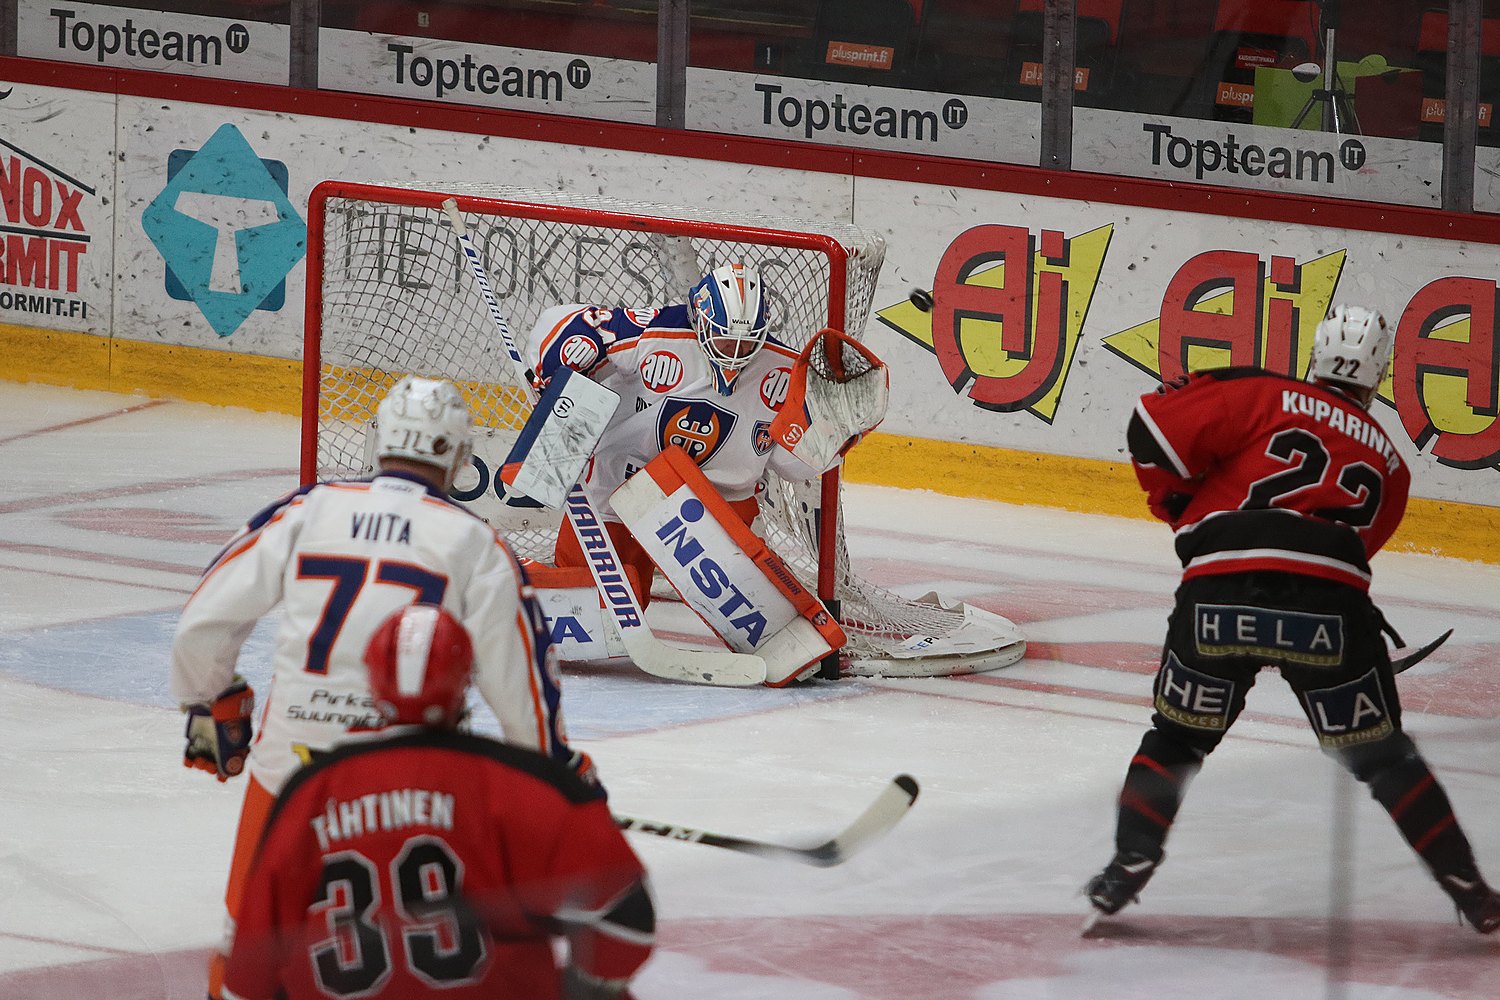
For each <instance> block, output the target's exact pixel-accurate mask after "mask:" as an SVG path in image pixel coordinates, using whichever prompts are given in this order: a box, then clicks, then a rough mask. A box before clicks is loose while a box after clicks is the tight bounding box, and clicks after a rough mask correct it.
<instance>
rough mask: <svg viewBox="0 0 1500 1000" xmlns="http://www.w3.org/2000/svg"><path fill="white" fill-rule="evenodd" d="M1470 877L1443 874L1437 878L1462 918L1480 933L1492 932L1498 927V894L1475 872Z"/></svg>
mask: <svg viewBox="0 0 1500 1000" xmlns="http://www.w3.org/2000/svg"><path fill="white" fill-rule="evenodd" d="M1469 875H1470V877H1468V878H1465V877H1463V876H1460V875H1444V876H1442V877H1441V878H1439V879H1438V884H1439V885H1441V886H1442V887H1443V891H1444V892H1446V893H1447V894H1448V895H1449V896H1451V897H1453V902H1454V904H1455V905H1456V906H1457V907H1458V912H1459V913H1460V914H1462V915H1463V918H1464V919H1465V920H1466V921H1468V922H1469V924H1470V925H1471V926H1472V927H1473V928H1474V929H1475V930H1476V931H1478V932H1479V933H1481V934H1492V933H1494V931H1495V930H1496V928H1500V894H1497V893H1496V892H1495V890H1493V889H1491V888H1490V887H1489V886H1488V885H1487V884H1485V881H1484V879H1482V878H1480V877H1479V875H1478V874H1477V873H1469Z"/></svg>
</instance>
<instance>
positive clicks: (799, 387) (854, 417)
mask: <svg viewBox="0 0 1500 1000" xmlns="http://www.w3.org/2000/svg"><path fill="white" fill-rule="evenodd" d="M890 392H891V384H890V373H889V372H888V371H887V369H886V367H885V364H884V363H883V362H881V360H880V359H879V358H877V357H876V356H875V355H874V353H873V352H872V351H871V350H870V349H869V348H868V347H866V346H865V345H863V344H861V343H860V342H859V341H857V340H855V339H853V338H852V337H849V336H848V335H846V334H844V333H840V332H839V331H838V330H834V329H831V328H825V329H823V330H820V331H818V333H816V334H815V335H814V336H813V338H812V340H810V341H808V342H807V346H806V347H804V348H803V349H802V353H801V355H799V356H798V358H797V363H796V365H795V366H793V368H792V379H791V385H790V387H789V388H788V391H787V398H786V402H785V403H784V404H783V405H782V407H781V410H780V412H779V413H777V414H776V419H775V420H773V421H771V437H772V438H773V439H774V440H775V441H776V442H777V443H778V444H780V445H781V446H782V447H783V448H785V449H786V450H787V451H789V452H791V453H792V454H793V455H795V456H797V457H798V458H799V459H801V460H802V461H803V462H805V463H807V464H808V465H809V466H811V467H812V468H814V469H819V470H827V469H830V468H832V467H833V465H834V463H835V462H836V461H837V460H838V459H839V458H841V457H842V456H843V455H844V454H845V453H846V452H848V451H849V449H850V448H852V447H854V446H855V445H856V444H858V443H859V441H860V439H861V438H863V437H864V436H865V435H866V434H868V433H869V432H870V431H872V430H874V429H875V428H876V427H878V426H879V425H880V422H881V421H882V420H884V419H885V411H886V406H887V405H888V404H889V401H890Z"/></svg>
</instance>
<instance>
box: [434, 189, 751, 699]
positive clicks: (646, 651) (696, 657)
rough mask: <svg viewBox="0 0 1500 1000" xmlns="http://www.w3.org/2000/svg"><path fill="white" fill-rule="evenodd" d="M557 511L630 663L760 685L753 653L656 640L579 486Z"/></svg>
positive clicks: (521, 365) (482, 281) (483, 286)
mask: <svg viewBox="0 0 1500 1000" xmlns="http://www.w3.org/2000/svg"><path fill="white" fill-rule="evenodd" d="M443 212H444V214H446V215H447V216H448V224H449V225H450V226H451V227H452V228H453V234H454V235H455V236H456V237H457V238H458V245H459V248H460V249H461V250H463V254H464V259H465V260H467V261H468V262H469V273H470V274H471V275H472V276H473V278H474V284H475V286H476V287H477V288H478V289H479V292H480V295H482V296H483V298H484V304H485V308H486V310H487V311H488V312H489V314H490V319H491V320H493V321H494V324H495V329H496V330H497V331H498V332H499V334H500V340H501V342H502V343H503V344H504V345H505V352H506V353H507V354H509V355H510V360H511V362H512V363H513V364H514V365H515V368H516V371H517V372H519V373H520V374H521V386H522V390H523V391H524V392H525V394H526V398H527V401H528V402H530V403H531V404H532V405H535V404H536V399H537V395H536V390H535V389H534V388H533V387H532V384H531V380H532V372H531V371H530V369H528V368H527V367H526V362H525V361H523V360H522V359H521V352H520V351H519V350H518V349H517V348H516V341H515V338H514V337H513V336H512V335H511V332H510V324H509V323H507V322H506V320H505V314H504V313H502V312H501V311H500V302H499V300H498V299H496V297H495V291H494V289H493V288H491V287H490V279H489V276H488V275H487V274H485V269H484V262H483V260H482V259H481V258H480V256H479V248H478V247H476V246H475V245H474V241H473V239H472V238H471V237H470V236H469V229H468V227H467V226H466V225H464V219H463V216H462V215H461V214H459V211H458V201H457V199H454V198H449V199H448V200H447V201H445V202H443ZM563 510H564V512H565V514H566V515H567V518H568V521H569V522H570V523H571V524H572V525H573V530H574V532H575V533H577V535H578V541H579V546H580V547H581V548H582V549H583V551H584V555H585V556H586V557H587V559H588V564H589V573H590V574H592V575H593V577H594V586H595V587H596V588H598V591H599V593H600V595H601V596H603V598H604V606H605V608H606V609H607V610H608V611H609V613H610V616H611V617H610V620H611V621H613V622H614V625H615V627H616V628H617V629H618V630H619V633H620V640H621V641H622V642H623V643H624V644H625V651H626V652H627V653H629V654H630V659H631V661H632V662H634V663H635V665H636V666H638V667H640V668H641V670H643V671H645V672H646V673H648V674H650V675H651V676H653V677H661V678H665V679H667V680H674V681H687V682H689V683H692V684H714V685H719V686H725V687H751V686H753V685H756V684H763V683H765V679H766V663H765V661H764V660H762V659H761V658H760V657H758V656H754V655H752V654H749V653H736V652H733V651H731V650H717V649H692V650H688V649H681V648H679V647H675V646H669V645H667V644H666V643H664V642H662V641H661V640H660V639H658V638H657V637H656V635H655V634H654V633H652V631H651V627H650V626H649V625H647V624H646V613H645V611H643V610H642V609H641V604H640V601H639V600H638V599H637V598H636V596H635V592H634V591H633V590H631V589H630V583H629V581H627V580H626V579H625V576H624V573H623V572H622V570H621V569H620V567H622V566H623V565H624V563H622V562H621V561H620V555H619V553H618V552H616V551H615V546H614V542H613V541H611V540H610V537H609V532H608V531H607V530H605V527H604V521H603V519H602V518H600V517H599V515H598V513H597V512H596V511H595V510H594V508H593V504H592V503H590V502H589V498H588V496H587V495H585V494H584V492H583V487H582V486H579V485H578V484H576V483H575V484H574V485H573V488H572V489H571V490H570V491H569V492H568V496H567V499H566V500H565V501H564V503H563Z"/></svg>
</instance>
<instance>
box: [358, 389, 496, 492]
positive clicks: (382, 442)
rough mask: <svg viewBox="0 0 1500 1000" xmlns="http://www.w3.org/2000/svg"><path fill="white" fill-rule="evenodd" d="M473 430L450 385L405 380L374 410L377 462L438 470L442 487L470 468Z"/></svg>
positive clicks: (451, 482) (448, 484)
mask: <svg viewBox="0 0 1500 1000" xmlns="http://www.w3.org/2000/svg"><path fill="white" fill-rule="evenodd" d="M473 436H474V425H473V421H472V418H471V417H470V416H469V407H468V404H466V403H465V402H464V398H463V396H462V395H460V394H459V391H458V387H457V386H455V385H454V384H453V383H452V382H447V381H443V380H440V379H430V378H419V377H417V376H415V375H408V376H406V377H405V378H403V379H402V380H401V381H400V382H397V383H396V384H395V386H394V387H392V389H391V391H390V392H389V393H387V394H386V397H385V399H383V400H381V401H380V407H379V408H378V409H377V410H376V411H375V458H376V459H377V460H379V459H382V458H404V459H407V460H408V461H412V462H421V463H423V464H424V465H432V466H436V467H437V468H439V469H441V470H442V471H443V473H444V480H443V481H444V485H445V486H452V485H453V480H454V477H456V476H457V475H458V472H459V470H460V469H462V468H463V467H464V466H465V465H467V464H468V461H469V454H470V452H471V450H472V448H473Z"/></svg>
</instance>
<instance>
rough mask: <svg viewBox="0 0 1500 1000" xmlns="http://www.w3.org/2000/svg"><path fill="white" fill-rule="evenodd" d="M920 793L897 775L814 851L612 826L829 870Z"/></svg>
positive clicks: (633, 821) (632, 820) (655, 826)
mask: <svg viewBox="0 0 1500 1000" xmlns="http://www.w3.org/2000/svg"><path fill="white" fill-rule="evenodd" d="M918 791H920V789H919V788H918V786H917V781H916V779H915V778H913V777H912V776H911V775H909V774H898V775H896V776H895V777H894V778H892V779H891V783H890V784H889V785H887V786H886V787H885V791H883V792H881V793H880V795H879V797H878V798H876V799H875V801H874V802H872V803H870V805H869V807H868V808H866V809H865V811H864V812H862V813H860V815H859V817H858V818H857V819H855V821H854V822H853V823H850V824H849V825H848V826H847V827H845V828H844V829H843V830H842V831H840V832H839V833H837V834H835V835H834V836H833V837H832V838H830V839H828V840H826V841H824V842H823V843H821V844H818V845H816V846H814V847H787V846H786V845H784V844H772V843H769V842H767V841H764V840H751V839H750V838H748V837H731V836H728V835H726V834H722V833H709V832H708V831H707V830H695V829H693V828H692V827H687V826H674V825H672V824H670V823H657V822H654V821H652V820H649V819H637V818H636V817H634V816H620V815H616V816H615V825H616V826H618V827H619V828H620V829H622V830H627V831H634V832H636V833H650V834H654V835H655V836H658V837H666V838H668V839H670V840H683V841H687V842H688V843H692V844H707V845H708V846H709V847H722V848H724V849H725V850H729V851H738V852H740V853H741V854H753V855H755V856H756V857H761V858H783V859H786V860H789V861H797V862H800V863H802V864H804V865H813V866H814V867H817V868H831V867H833V866H834V865H837V864H842V863H843V862H845V861H847V860H849V858H851V857H853V856H854V854H855V853H856V852H858V851H859V850H860V849H861V848H863V847H865V846H866V845H867V844H869V843H870V842H871V841H872V840H874V839H875V838H877V837H879V836H880V835H881V834H883V833H885V832H886V831H888V830H889V829H890V828H891V827H893V826H895V825H896V823H897V822H898V821H899V820H900V819H901V817H902V816H905V815H906V813H907V810H909V809H910V808H911V807H912V803H914V802H916V801H917V792H918Z"/></svg>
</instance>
